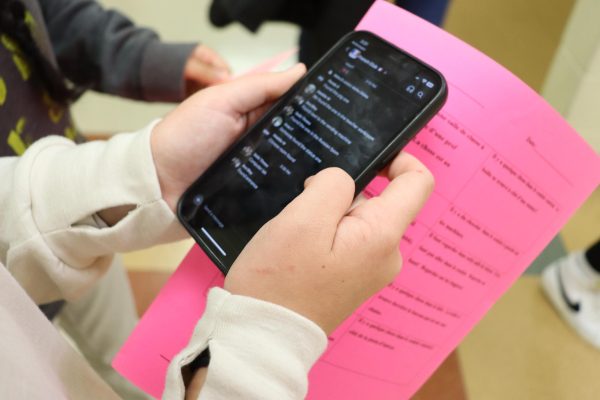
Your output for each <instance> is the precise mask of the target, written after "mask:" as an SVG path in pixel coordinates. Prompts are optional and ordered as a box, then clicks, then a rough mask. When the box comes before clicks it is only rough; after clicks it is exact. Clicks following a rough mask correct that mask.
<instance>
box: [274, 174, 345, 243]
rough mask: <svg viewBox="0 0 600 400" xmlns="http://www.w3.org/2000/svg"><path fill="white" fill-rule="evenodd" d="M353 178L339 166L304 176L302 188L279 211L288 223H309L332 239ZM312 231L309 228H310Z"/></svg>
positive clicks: (343, 212)
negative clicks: (301, 190)
mask: <svg viewBox="0 0 600 400" xmlns="http://www.w3.org/2000/svg"><path fill="white" fill-rule="evenodd" d="M354 189H355V185H354V180H353V179H352V178H351V177H350V175H348V174H347V173H346V172H345V171H343V170H342V169H340V168H327V169H324V170H323V171H321V172H319V173H318V174H316V175H314V176H312V177H310V178H309V179H307V181H306V183H305V188H304V191H303V192H302V193H300V194H299V195H298V196H297V197H296V198H295V199H294V200H293V201H292V202H291V203H290V204H288V205H287V207H285V208H284V209H283V211H282V212H281V213H280V214H279V215H280V216H281V217H283V218H291V219H292V221H290V222H291V224H292V225H299V226H307V225H308V226H309V227H312V228H314V232H315V233H319V234H324V235H326V236H325V237H329V238H331V239H332V240H333V237H334V236H335V232H336V230H337V226H338V224H339V222H340V220H341V219H342V218H343V217H344V215H346V213H347V212H348V209H349V208H350V205H351V204H352V200H353V198H354ZM311 230H312V229H311Z"/></svg>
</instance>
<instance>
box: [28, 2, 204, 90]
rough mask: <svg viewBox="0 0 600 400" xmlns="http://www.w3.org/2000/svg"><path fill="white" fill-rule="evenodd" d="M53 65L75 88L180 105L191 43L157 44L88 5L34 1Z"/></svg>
mask: <svg viewBox="0 0 600 400" xmlns="http://www.w3.org/2000/svg"><path fill="white" fill-rule="evenodd" d="M38 1H39V4H40V6H41V8H42V12H43V15H44V20H45V23H46V26H47V28H48V34H49V36H50V40H51V43H52V47H53V49H54V52H55V54H56V58H57V61H58V64H59V66H60V68H61V70H62V71H63V73H64V74H65V76H66V77H67V78H69V79H70V80H71V81H73V82H75V83H76V84H78V85H82V86H89V87H90V88H92V89H94V90H97V91H100V92H104V93H109V94H114V95H118V96H123V97H129V98H132V99H138V100H146V101H180V100H182V99H183V98H184V96H185V82H184V78H183V69H184V66H185V62H186V60H187V59H188V57H189V55H190V54H191V52H192V50H193V48H194V47H195V46H196V44H192V43H189V44H187V43H186V44H184V43H172V44H167V43H163V42H161V41H160V39H159V37H158V35H157V34H156V33H155V32H154V31H152V30H150V29H146V28H139V27H136V26H135V25H134V24H133V22H131V21H130V20H129V19H128V18H126V17H125V16H124V15H122V14H120V13H118V12H116V11H114V10H106V9H104V8H102V6H100V5H99V4H98V3H97V2H96V1H94V0H38Z"/></svg>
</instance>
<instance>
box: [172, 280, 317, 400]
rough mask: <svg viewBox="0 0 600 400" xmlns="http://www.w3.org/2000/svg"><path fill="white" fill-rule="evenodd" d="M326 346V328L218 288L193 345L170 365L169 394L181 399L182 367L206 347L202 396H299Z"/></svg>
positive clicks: (264, 399) (288, 399)
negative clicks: (206, 369)
mask: <svg viewBox="0 0 600 400" xmlns="http://www.w3.org/2000/svg"><path fill="white" fill-rule="evenodd" d="M326 346H327V337H326V335H325V332H323V330H322V329H321V328H319V327H318V326H317V325H316V324H315V323H313V322H312V321H310V320H308V319H306V318H304V317H302V316H301V315H299V314H296V313H294V312H292V311H290V310H288V309H286V308H284V307H280V306H277V305H275V304H271V303H268V302H265V301H261V300H257V299H253V298H249V297H245V296H237V295H232V294H230V293H229V292H227V291H225V290H223V289H220V288H214V289H211V291H210V292H209V295H208V302H207V306H206V311H205V312H204V315H203V316H202V319H201V320H200V322H198V324H197V326H196V328H195V330H194V334H193V335H192V338H191V339H190V343H189V344H188V346H187V347H186V348H185V349H183V351H182V352H181V353H179V354H178V355H177V356H176V357H175V358H174V359H173V360H172V361H171V364H170V365H169V370H168V372H167V379H166V386H165V391H164V394H163V399H164V400H172V399H181V398H183V396H184V393H185V388H184V384H183V380H182V377H181V368H182V367H183V366H185V365H188V364H190V363H191V362H192V361H193V360H194V359H195V358H196V357H198V355H199V354H200V353H202V351H204V350H205V349H206V348H207V347H208V348H209V349H210V355H211V357H210V364H209V366H208V375H207V377H206V381H205V383H204V386H203V388H202V391H201V392H200V397H199V400H217V399H228V400H235V399H244V400H292V399H294V400H299V399H303V398H304V397H305V396H306V393H307V390H308V373H309V371H310V368H311V367H312V366H313V364H314V363H315V362H316V361H317V359H318V358H319V356H320V355H321V354H322V353H323V351H324V350H325V348H326Z"/></svg>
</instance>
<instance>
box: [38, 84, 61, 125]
mask: <svg viewBox="0 0 600 400" xmlns="http://www.w3.org/2000/svg"><path fill="white" fill-rule="evenodd" d="M42 101H43V102H44V104H45V105H46V107H48V117H49V118H50V121H52V122H53V123H55V124H58V122H59V121H60V120H61V118H62V117H63V115H65V109H64V107H62V106H61V105H60V104H58V103H57V102H55V101H54V100H52V98H51V97H50V95H49V94H48V93H47V92H44V94H43V96H42Z"/></svg>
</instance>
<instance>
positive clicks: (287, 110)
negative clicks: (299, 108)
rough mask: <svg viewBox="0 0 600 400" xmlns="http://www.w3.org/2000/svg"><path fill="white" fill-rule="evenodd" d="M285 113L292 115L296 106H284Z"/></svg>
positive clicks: (287, 115)
mask: <svg viewBox="0 0 600 400" xmlns="http://www.w3.org/2000/svg"><path fill="white" fill-rule="evenodd" d="M283 113H284V114H285V116H286V117H289V116H291V115H292V114H293V113H294V107H292V106H285V107H284V108H283Z"/></svg>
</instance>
